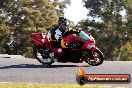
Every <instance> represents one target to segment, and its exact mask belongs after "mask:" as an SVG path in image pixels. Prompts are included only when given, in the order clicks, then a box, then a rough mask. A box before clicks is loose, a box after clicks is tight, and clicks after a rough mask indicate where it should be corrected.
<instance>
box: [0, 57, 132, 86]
mask: <svg viewBox="0 0 132 88" xmlns="http://www.w3.org/2000/svg"><path fill="white" fill-rule="evenodd" d="M79 66H82V68H83V69H85V71H86V73H87V74H130V75H131V76H132V61H104V63H103V64H102V65H100V66H89V65H88V64H87V63H85V62H84V63H57V62H56V63H54V64H52V66H51V67H49V68H44V67H43V66H42V64H41V63H39V62H38V61H37V60H36V59H29V58H23V57H21V58H19V57H17V58H2V57H0V82H31V83H34V82H35V83H36V82H37V83H46V84H47V83H48V84H49V83H53V84H77V82H76V74H77V72H78V71H77V69H78V67H79ZM89 85H98V84H89ZM99 85H104V86H108V87H109V86H114V87H116V86H117V88H118V86H122V87H124V86H125V87H126V88H132V82H131V83H129V84H99ZM114 87H113V88H114ZM122 87H121V88H122Z"/></svg>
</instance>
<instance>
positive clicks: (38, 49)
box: [33, 45, 53, 67]
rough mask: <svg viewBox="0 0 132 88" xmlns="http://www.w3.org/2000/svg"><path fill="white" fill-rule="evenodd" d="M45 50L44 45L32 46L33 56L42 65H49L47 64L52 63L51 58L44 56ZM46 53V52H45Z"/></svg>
mask: <svg viewBox="0 0 132 88" xmlns="http://www.w3.org/2000/svg"><path fill="white" fill-rule="evenodd" d="M44 50H45V48H44V47H42V46H41V45H34V46H33V52H34V56H35V58H36V59H37V60H38V61H39V62H40V63H42V64H43V66H44V67H49V66H51V64H52V63H53V62H52V60H51V58H47V57H45V56H44V54H45V53H44V52H45V51H44ZM45 55H46V54H45ZM47 59H48V60H49V59H50V60H51V61H49V62H44V60H47Z"/></svg>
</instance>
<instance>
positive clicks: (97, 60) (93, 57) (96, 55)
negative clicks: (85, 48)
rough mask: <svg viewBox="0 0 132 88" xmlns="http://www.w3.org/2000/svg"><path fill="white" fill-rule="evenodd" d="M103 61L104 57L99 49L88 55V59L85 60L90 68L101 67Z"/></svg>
mask: <svg viewBox="0 0 132 88" xmlns="http://www.w3.org/2000/svg"><path fill="white" fill-rule="evenodd" d="M103 61H104V55H103V53H102V52H101V51H100V50H99V49H97V50H95V51H91V52H90V53H88V58H87V59H86V60H85V62H86V63H88V64H89V65H92V66H98V65H101V64H102V63H103Z"/></svg>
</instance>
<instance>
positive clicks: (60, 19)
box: [58, 16, 67, 31]
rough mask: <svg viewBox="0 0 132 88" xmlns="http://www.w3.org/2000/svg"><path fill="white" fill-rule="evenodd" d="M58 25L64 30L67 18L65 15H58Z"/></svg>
mask: <svg viewBox="0 0 132 88" xmlns="http://www.w3.org/2000/svg"><path fill="white" fill-rule="evenodd" d="M58 26H59V27H60V28H61V29H62V31H64V30H65V29H66V27H67V20H66V18H65V17H62V16H61V17H59V19H58Z"/></svg>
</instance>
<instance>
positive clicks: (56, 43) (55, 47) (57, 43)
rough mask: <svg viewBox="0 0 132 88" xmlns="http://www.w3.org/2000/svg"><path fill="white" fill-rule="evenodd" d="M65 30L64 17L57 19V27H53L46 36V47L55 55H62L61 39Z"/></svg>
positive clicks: (65, 22) (65, 21)
mask: <svg viewBox="0 0 132 88" xmlns="http://www.w3.org/2000/svg"><path fill="white" fill-rule="evenodd" d="M66 30H67V20H66V18H65V17H62V16H61V17H59V19H58V25H57V27H53V28H52V29H51V30H50V31H49V32H48V33H47V36H46V47H47V48H48V49H50V50H51V51H53V52H54V53H57V54H58V55H63V54H64V51H63V50H62V48H61V38H62V36H63V34H64V33H65V32H66Z"/></svg>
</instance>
